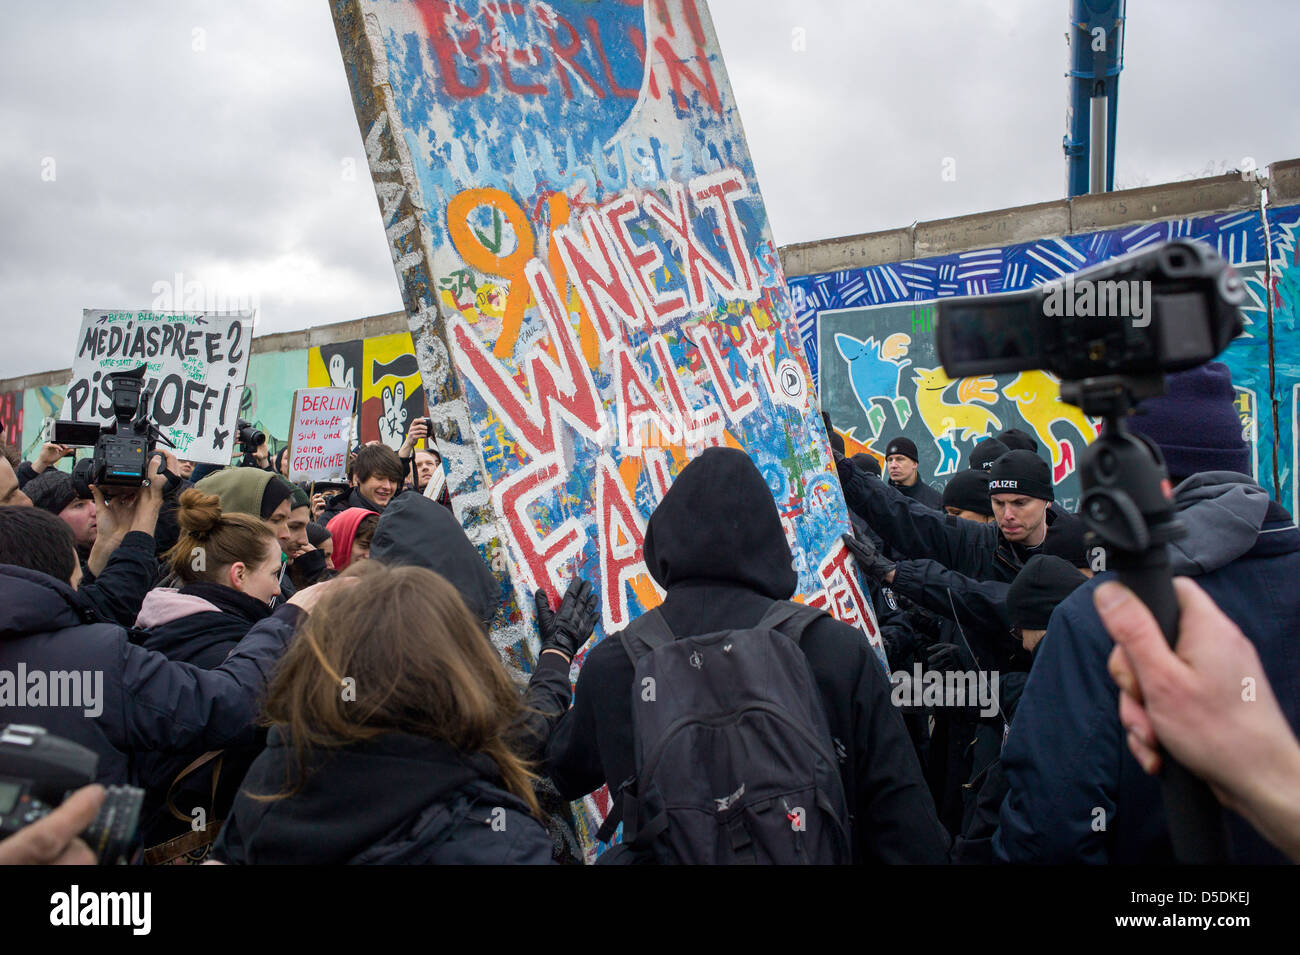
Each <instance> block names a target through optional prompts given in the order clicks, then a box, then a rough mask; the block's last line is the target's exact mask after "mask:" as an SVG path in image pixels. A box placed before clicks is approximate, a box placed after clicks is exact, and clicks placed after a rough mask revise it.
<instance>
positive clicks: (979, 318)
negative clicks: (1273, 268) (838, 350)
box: [935, 240, 1246, 410]
mask: <svg viewBox="0 0 1300 955" xmlns="http://www.w3.org/2000/svg"><path fill="white" fill-rule="evenodd" d="M1245 298H1246V290H1245V286H1244V285H1243V284H1242V282H1241V279H1240V277H1239V276H1238V275H1237V273H1236V272H1235V271H1234V270H1233V269H1232V268H1231V267H1230V266H1229V265H1228V264H1227V263H1226V262H1225V261H1224V260H1223V259H1222V258H1220V256H1219V255H1218V254H1217V253H1216V252H1215V251H1214V250H1213V249H1211V248H1210V247H1209V246H1207V245H1204V244H1202V243H1200V242H1192V241H1188V240H1179V241H1174V242H1166V243H1164V244H1162V245H1159V246H1156V247H1155V248H1153V249H1149V250H1143V251H1139V252H1130V253H1128V254H1127V255H1122V256H1119V257H1117V258H1114V259H1111V260H1110V261H1108V262H1104V263H1102V264H1100V265H1096V266H1093V267H1092V268H1090V269H1084V270H1083V271H1081V272H1076V273H1074V274H1073V275H1069V276H1066V277H1065V278H1063V279H1061V280H1059V281H1056V282H1052V283H1049V284H1047V285H1041V286H1039V287H1037V288H1034V289H1029V290H1027V291H1024V292H1009V293H1004V294H1001V295H988V296H972V297H967V298H951V299H942V300H941V301H940V302H939V303H938V304H937V306H936V312H937V314H938V320H937V325H936V330H935V334H936V335H937V345H938V350H939V360H940V361H941V362H942V363H943V369H944V371H945V372H947V374H948V375H949V376H950V377H953V378H964V377H968V376H971V375H987V374H996V373H998V372H1009V371H1027V370H1031V369H1036V368H1041V369H1044V370H1046V371H1050V372H1052V373H1054V374H1055V375H1057V376H1058V377H1060V378H1062V379H1064V380H1066V381H1076V380H1080V379H1084V378H1092V377H1100V376H1104V375H1123V376H1150V375H1159V374H1162V373H1164V372H1171V371H1182V370H1184V369H1187V368H1192V367H1195V366H1196V365H1200V364H1203V363H1205V362H1207V361H1209V360H1210V359H1211V358H1213V357H1214V356H1215V355H1217V354H1219V352H1221V351H1223V349H1225V348H1226V347H1227V346H1228V342H1230V341H1232V339H1233V338H1235V337H1236V336H1237V335H1239V334H1241V330H1242V321H1241V313H1240V311H1239V310H1238V306H1239V305H1240V304H1241V303H1242V302H1243V301H1245ZM1085 410H1086V409H1085Z"/></svg>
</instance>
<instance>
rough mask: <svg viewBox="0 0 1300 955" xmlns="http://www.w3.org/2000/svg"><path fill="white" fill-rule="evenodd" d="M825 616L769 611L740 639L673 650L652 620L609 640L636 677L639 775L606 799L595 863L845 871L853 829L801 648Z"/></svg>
mask: <svg viewBox="0 0 1300 955" xmlns="http://www.w3.org/2000/svg"><path fill="white" fill-rule="evenodd" d="M822 613H823V611H821V610H817V609H815V608H811V607H805V606H803V605H801V604H796V603H791V602H788V601H777V602H776V603H774V604H773V605H772V607H771V608H770V609H769V610H768V611H767V613H765V614H764V615H763V617H762V619H761V620H759V622H758V623H757V624H756V625H755V626H754V628H753V629H750V630H723V631H721V632H718V633H710V634H705V635H703V636H698V637H683V638H681V639H676V638H674V636H673V633H672V631H671V630H670V629H669V628H668V625H667V622H666V621H665V620H664V618H663V615H662V614H660V613H659V611H658V610H651V611H648V612H647V613H644V614H642V615H641V616H640V617H638V618H637V619H636V620H635V621H633V623H632V624H631V625H630V626H629V627H628V628H627V629H625V630H624V631H623V632H622V633H621V634H619V637H620V639H621V640H622V642H623V647H624V649H625V650H626V651H627V654H628V657H629V658H630V659H631V660H632V665H633V668H634V669H635V671H636V677H635V680H634V682H633V686H632V713H633V723H634V733H635V737H636V775H635V776H633V777H632V778H631V779H629V780H627V781H626V782H625V783H623V784H622V785H621V786H619V788H618V791H617V792H616V793H614V794H613V807H612V810H611V813H610V816H609V818H608V819H606V821H605V824H604V825H603V826H602V827H601V831H600V833H599V834H598V838H599V839H601V841H608V840H609V839H610V838H611V837H612V836H613V833H614V829H615V827H616V826H617V824H618V822H619V821H620V820H621V821H622V823H623V842H622V844H621V845H619V846H614V847H611V848H610V849H609V850H608V851H606V852H605V853H602V855H601V857H600V860H599V861H600V862H603V863H607V864H632V863H642V862H658V863H680V864H705V865H707V864H716V865H728V864H736V863H749V864H847V863H849V862H851V861H852V849H851V843H850V835H849V828H850V817H849V813H848V809H847V805H846V801H845V798H844V784H843V782H842V781H841V779H840V773H839V768H838V765H837V763H836V759H835V747H834V744H833V742H832V740H831V734H830V728H829V726H828V724H827V722H826V715H825V713H824V712H823V710H822V703H821V694H820V693H819V692H818V690H817V684H816V682H815V680H814V679H813V674H812V670H811V668H810V667H809V666H808V661H807V659H806V658H805V657H804V654H803V651H802V650H800V649H799V638H800V637H801V636H802V634H803V631H804V630H805V629H806V628H807V627H808V626H809V625H810V624H811V623H812V622H813V621H814V620H816V619H817V618H818V617H819V616H821V615H822Z"/></svg>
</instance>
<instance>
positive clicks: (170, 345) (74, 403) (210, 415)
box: [59, 308, 253, 464]
mask: <svg viewBox="0 0 1300 955" xmlns="http://www.w3.org/2000/svg"><path fill="white" fill-rule="evenodd" d="M252 343H253V313H252V312H251V311H242V312H155V311H148V310H141V311H120V310H112V309H91V308H88V309H84V310H83V311H82V318H81V331H80V332H79V333H78V336H77V351H76V354H75V356H74V357H73V360H72V381H71V383H70V384H69V385H68V391H67V395H66V396H65V398H64V401H63V411H62V413H61V414H60V415H59V417H60V418H62V419H63V420H65V421H80V422H96V423H99V424H108V423H109V422H111V421H112V420H113V391H112V387H111V385H110V383H109V376H110V375H112V374H114V373H115V372H124V371H133V370H134V369H136V368H139V367H140V366H141V365H144V366H145V368H146V370H145V375H144V392H147V393H148V395H149V403H148V405H147V411H148V415H149V418H150V420H151V421H153V422H154V423H155V424H156V425H158V428H159V430H160V431H161V432H162V434H163V435H164V436H165V437H166V438H167V439H168V440H169V441H171V443H172V444H173V445H174V446H175V451H176V455H177V457H180V458H183V459H186V460H190V461H201V462H207V463H211V464H229V463H230V457H231V452H232V450H233V447H234V441H235V437H236V434H235V430H236V429H235V422H236V421H237V420H238V419H239V401H240V398H241V397H242V396H243V391H244V378H245V377H246V376H247V374H248V355H249V352H250V350H251V347H252ZM143 398H144V394H143V393H142V394H141V399H142V400H143Z"/></svg>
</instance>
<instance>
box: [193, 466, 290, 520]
mask: <svg viewBox="0 0 1300 955" xmlns="http://www.w3.org/2000/svg"><path fill="white" fill-rule="evenodd" d="M272 482H276V483H277V484H278V485H279V487H278V488H277V487H275V486H274V485H273V484H272ZM194 486H195V487H197V488H198V489H199V490H200V491H202V492H203V493H204V494H215V495H216V496H217V497H219V498H220V499H221V510H222V512H223V513H226V514H249V515H251V516H253V517H256V518H258V519H259V520H265V519H266V518H267V517H268V516H269V515H270V514H271V512H272V511H274V510H275V509H276V508H277V507H279V505H280V501H283V500H285V499H287V498H288V497H289V494H290V491H289V486H288V484H287V483H286V482H284V481H280V480H278V479H277V478H276V476H275V475H274V474H272V473H271V472H270V471H263V470H262V469H261V468H226V469H225V470H224V471H218V472H217V473H216V474H210V475H208V476H207V477H205V478H204V479H203V480H202V481H199V482H198V483H197V484H195V485H194ZM268 492H269V493H270V494H271V497H272V498H274V499H275V503H273V504H272V505H271V509H270V510H269V511H266V512H265V513H263V507H264V498H265V497H266V495H267V493H268Z"/></svg>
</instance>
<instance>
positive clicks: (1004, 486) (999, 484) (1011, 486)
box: [989, 481, 1016, 491]
mask: <svg viewBox="0 0 1300 955" xmlns="http://www.w3.org/2000/svg"><path fill="white" fill-rule="evenodd" d="M1015 489H1016V482H1015V481H989V490H990V491H1014V490H1015Z"/></svg>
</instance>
